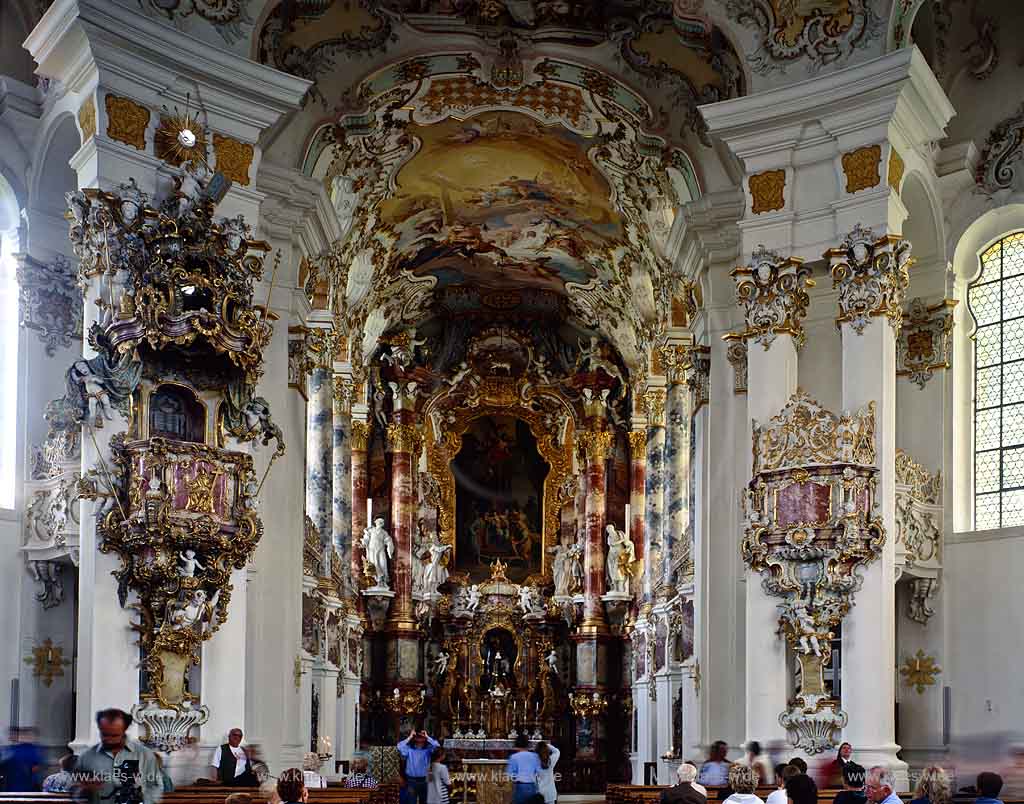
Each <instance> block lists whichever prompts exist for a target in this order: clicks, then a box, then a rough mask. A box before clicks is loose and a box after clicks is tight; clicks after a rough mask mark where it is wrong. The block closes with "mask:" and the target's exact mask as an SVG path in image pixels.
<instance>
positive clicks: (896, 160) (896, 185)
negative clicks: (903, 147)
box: [887, 148, 906, 193]
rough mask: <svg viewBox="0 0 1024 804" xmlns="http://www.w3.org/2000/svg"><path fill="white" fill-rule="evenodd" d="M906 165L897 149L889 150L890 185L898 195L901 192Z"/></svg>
mask: <svg viewBox="0 0 1024 804" xmlns="http://www.w3.org/2000/svg"><path fill="white" fill-rule="evenodd" d="M904 170H906V165H904V164H903V157H902V156H900V152H899V151H897V150H896V149H895V148H890V149H889V175H888V177H887V178H888V183H889V186H890V187H892V189H894V190H895V191H896V192H897V193H898V192H899V191H900V184H901V183H902V182H903V171H904Z"/></svg>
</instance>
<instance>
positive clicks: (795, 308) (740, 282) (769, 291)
mask: <svg viewBox="0 0 1024 804" xmlns="http://www.w3.org/2000/svg"><path fill="white" fill-rule="evenodd" d="M731 276H732V277H733V280H734V281H735V283H736V302H737V304H738V305H739V306H740V307H741V308H742V309H743V313H744V318H745V319H746V329H745V330H743V331H742V332H739V333H735V335H736V336H737V337H740V338H752V339H753V340H755V341H757V342H758V343H759V344H761V346H763V347H764V348H765V349H768V348H770V347H771V345H772V342H773V341H774V340H775V337H776V336H777V335H791V336H793V339H794V340H795V341H796V342H797V344H798V345H801V344H803V341H804V339H805V335H804V330H803V325H802V324H801V320H802V319H803V318H804V317H805V316H806V315H807V306H808V305H809V304H810V302H811V298H810V296H808V295H807V288H810V287H814V280H813V279H811V278H810V277H811V269H810V268H808V267H806V266H805V265H804V264H803V261H802V260H798V259H796V258H794V257H788V258H783V257H781V256H780V255H779V254H778V253H777V252H775V251H771V250H770V249H767V248H765V247H764V246H758V247H757V248H756V249H755V250H754V253H753V254H752V255H751V262H750V267H748V268H745V267H738V268H734V269H733V271H732V273H731Z"/></svg>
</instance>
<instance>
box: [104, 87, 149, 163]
mask: <svg viewBox="0 0 1024 804" xmlns="http://www.w3.org/2000/svg"><path fill="white" fill-rule="evenodd" d="M104 104H105V106H106V109H107V136H108V137H110V139H112V140H117V141H118V142H123V143H124V144H125V145H131V146H132V147H134V148H138V149H139V150H140V151H145V150H146V128H147V127H148V126H149V118H150V111H149V109H147V108H146V107H145V106H142V105H141V104H138V103H136V102H135V101H133V100H131V99H129V98H121V97H118V96H117V95H107V97H106V98H105V99H104Z"/></svg>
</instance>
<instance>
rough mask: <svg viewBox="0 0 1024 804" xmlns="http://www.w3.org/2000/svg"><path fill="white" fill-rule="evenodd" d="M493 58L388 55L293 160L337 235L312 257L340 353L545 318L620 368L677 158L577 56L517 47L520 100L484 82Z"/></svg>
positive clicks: (674, 189) (666, 298)
mask: <svg viewBox="0 0 1024 804" xmlns="http://www.w3.org/2000/svg"><path fill="white" fill-rule="evenodd" d="M492 67H493V64H487V63H484V62H482V61H480V60H479V59H477V58H476V57H475V56H473V55H472V54H459V53H456V54H440V55H436V56H431V57H414V58H412V59H408V60H406V61H403V62H399V63H397V64H392V65H389V66H388V67H387V68H385V69H384V70H382V71H379V72H378V73H376V74H374V75H371V76H369V77H367V78H366V80H365V81H364V82H363V83H362V84H361V85H360V87H359V89H358V95H359V97H361V98H363V99H364V100H365V107H366V108H365V110H364V111H362V112H360V113H358V114H349V115H343V116H342V118H341V119H340V120H339V122H338V124H337V125H334V126H324V127H323V128H322V129H321V131H320V133H319V134H318V136H317V137H315V138H314V140H313V142H312V144H311V145H310V148H309V150H308V154H307V158H306V167H305V170H306V172H307V173H309V174H310V175H313V176H317V177H320V178H322V179H323V181H324V182H325V184H326V185H327V186H328V187H329V188H330V190H331V193H332V199H333V201H334V203H335V207H336V210H337V211H338V215H339V219H340V220H341V222H342V228H343V230H344V231H346V236H345V237H344V238H343V240H342V241H339V243H338V244H336V246H335V248H334V249H333V251H332V253H331V254H330V255H326V256H325V257H324V259H322V260H321V261H320V263H321V267H320V268H319V269H318V270H319V271H320V275H321V276H322V277H323V278H324V281H328V280H327V278H328V277H329V278H330V279H329V281H330V284H331V286H332V288H333V289H334V292H333V294H330V295H332V298H333V301H334V304H333V305H332V306H333V309H334V310H335V312H336V315H337V316H338V317H339V319H342V320H343V322H344V326H345V328H346V329H347V331H349V332H350V333H351V334H352V337H350V339H349V344H350V348H352V349H353V354H352V355H351V357H352V359H353V360H355V362H357V363H359V362H362V361H364V360H366V359H368V358H369V357H370V355H371V354H372V353H373V351H374V349H375V348H376V344H377V342H378V341H379V339H380V336H381V335H383V334H385V333H387V332H389V331H392V330H395V329H398V330H406V329H408V328H409V327H410V326H422V325H423V324H424V323H425V322H426V321H429V320H430V319H431V318H433V317H436V316H442V317H452V316H467V317H469V318H478V319H493V318H495V317H500V318H502V319H503V320H508V321H512V320H514V321H517V322H520V323H521V322H523V321H530V320H533V321H536V320H537V319H541V318H543V319H547V321H548V324H549V325H551V326H554V328H555V329H556V330H559V331H561V332H562V333H563V336H564V337H565V338H566V339H567V340H569V341H570V342H572V343H573V344H575V342H576V341H577V340H578V339H579V338H580V337H590V336H591V335H592V334H593V333H594V332H600V333H601V335H602V336H603V337H604V338H605V339H607V341H608V342H609V343H611V344H613V345H614V347H615V348H616V350H617V351H618V353H619V354H620V355H621V356H622V359H623V360H624V361H625V362H626V363H629V364H635V363H637V362H638V361H639V360H640V359H641V354H642V353H643V352H644V350H645V349H646V347H647V345H648V344H650V343H652V342H653V341H654V340H655V339H656V338H657V336H658V334H659V333H660V332H662V331H663V330H664V328H665V326H666V325H667V322H668V316H669V311H670V310H671V296H672V293H673V285H674V284H675V282H676V279H675V278H674V277H673V276H672V275H671V271H670V268H669V265H668V262H667V260H666V258H665V251H666V246H667V242H668V238H669V235H670V233H671V230H672V225H673V222H674V220H675V217H676V214H677V211H678V209H679V208H680V207H681V205H682V204H683V203H685V202H687V201H689V200H692V199H694V198H697V197H699V195H700V189H699V185H698V183H697V178H696V174H695V171H694V170H693V166H692V164H691V163H690V161H689V158H688V157H687V155H686V154H685V152H682V151H680V150H679V149H673V148H671V147H669V146H668V145H667V144H666V143H665V142H664V141H663V140H661V139H659V138H656V137H652V136H650V135H647V134H645V133H644V132H643V130H642V125H643V123H644V122H645V121H649V120H650V118H651V114H650V108H649V107H648V106H647V105H646V104H645V103H644V101H643V99H642V98H641V97H639V96H638V95H637V94H636V93H635V92H633V91H632V90H630V89H629V88H628V87H625V86H624V85H622V84H620V83H618V82H616V81H615V80H613V79H611V78H609V77H607V76H605V75H603V74H599V73H597V72H596V71H594V70H593V69H589V68H584V67H581V66H579V65H571V64H568V63H566V62H557V61H554V60H552V59H543V60H539V61H533V62H529V61H525V60H524V61H523V62H522V67H523V75H524V81H523V84H522V86H530V85H536V86H538V87H539V88H538V89H537V91H536V92H535V93H534V94H533V95H531V96H529V97H525V96H524V95H523V93H522V86H520V87H518V88H515V89H510V90H503V91H500V92H499V91H498V90H497V89H496V88H495V87H494V84H493V82H491V81H489V80H487V79H488V76H489V75H490V74H491V72H492V70H491V68H492ZM538 79H540V80H538ZM512 98H517V99H519V100H520V101H521V102H522V105H521V106H520V107H517V108H512V109H500V110H499V109H495V108H493V107H494V105H495V101H496V100H498V99H500V100H504V101H505V102H506V103H508V102H509V101H510V99H512Z"/></svg>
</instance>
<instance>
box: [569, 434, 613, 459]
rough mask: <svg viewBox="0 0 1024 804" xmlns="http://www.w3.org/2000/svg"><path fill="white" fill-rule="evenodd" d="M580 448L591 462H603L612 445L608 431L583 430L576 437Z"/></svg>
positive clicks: (611, 435)
mask: <svg viewBox="0 0 1024 804" xmlns="http://www.w3.org/2000/svg"><path fill="white" fill-rule="evenodd" d="M577 440H578V442H579V445H580V447H581V448H582V449H583V450H584V451H585V452H586V454H587V458H588V459H589V460H591V461H603V460H604V459H605V458H607V457H608V452H609V451H610V450H611V448H612V444H613V443H614V440H615V439H614V436H613V434H612V432H611V431H610V430H584V431H583V432H581V433H580V434H579V435H578V436H577Z"/></svg>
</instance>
